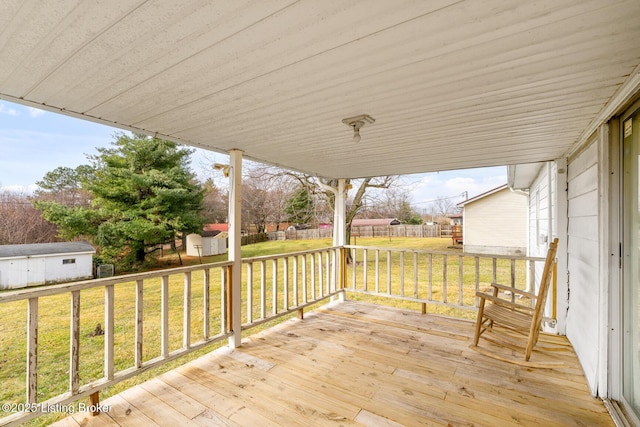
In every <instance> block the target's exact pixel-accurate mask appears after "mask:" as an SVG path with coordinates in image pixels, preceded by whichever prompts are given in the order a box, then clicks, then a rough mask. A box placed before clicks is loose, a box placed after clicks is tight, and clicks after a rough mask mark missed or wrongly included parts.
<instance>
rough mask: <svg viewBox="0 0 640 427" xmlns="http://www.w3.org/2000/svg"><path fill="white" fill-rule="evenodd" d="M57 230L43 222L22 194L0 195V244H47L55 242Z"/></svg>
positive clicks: (5, 192) (37, 211) (7, 192)
mask: <svg viewBox="0 0 640 427" xmlns="http://www.w3.org/2000/svg"><path fill="white" fill-rule="evenodd" d="M56 234H57V228H56V226H55V225H53V224H51V223H49V222H48V221H45V220H44V219H43V218H42V215H41V213H40V211H39V210H37V209H35V208H34V207H33V205H32V204H31V197H30V196H28V195H26V194H24V193H15V192H9V191H3V192H1V193H0V244H1V245H11V244H25V243H48V242H54V241H56Z"/></svg>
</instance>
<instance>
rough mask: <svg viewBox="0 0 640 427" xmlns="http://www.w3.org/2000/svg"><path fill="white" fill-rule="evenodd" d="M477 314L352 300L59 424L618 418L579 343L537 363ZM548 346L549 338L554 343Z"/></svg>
mask: <svg viewBox="0 0 640 427" xmlns="http://www.w3.org/2000/svg"><path fill="white" fill-rule="evenodd" d="M472 336H473V323H472V322H469V321H465V320H458V319H453V318H447V317H440V316H431V315H426V316H425V315H421V314H419V313H417V312H412V311H407V310H400V309H395V308H390V307H385V306H378V305H372V304H365V303H356V302H349V301H348V302H344V303H338V304H334V305H330V306H325V307H322V308H321V309H319V310H316V311H314V312H310V313H308V314H306V317H305V319H304V320H302V321H301V320H297V319H294V320H289V321H287V322H285V323H282V324H280V325H279V326H276V327H274V328H271V329H269V330H266V331H263V332H261V333H259V334H256V335H252V336H251V337H249V338H247V339H245V340H244V341H243V345H242V347H240V348H238V349H236V350H233V351H232V350H229V349H226V348H225V349H220V350H216V351H214V352H212V353H210V354H208V355H206V356H204V357H201V358H200V359H197V360H195V361H193V362H190V363H187V364H185V365H183V366H181V367H180V368H178V369H175V370H173V371H171V372H168V373H165V374H163V375H161V376H159V377H157V378H155V379H153V380H151V381H148V382H146V383H144V384H142V385H140V386H136V387H133V388H131V389H129V390H126V391H125V392H123V393H120V394H119V395H116V396H112V397H111V398H109V399H106V400H104V401H103V402H102V404H103V405H108V406H109V412H105V413H102V414H100V415H99V416H96V417H93V416H91V415H89V414H87V413H77V414H74V415H73V416H70V417H68V418H66V419H64V420H62V421H60V422H58V423H56V424H54V425H55V426H58V427H60V426H78V425H82V426H118V425H120V426H129V425H131V426H139V425H145V426H152V425H160V426H167V425H200V426H211V425H228V426H256V425H260V426H273V425H281V426H308V425H345V426H346V425H358V424H360V425H370V426H398V425H407V426H409V425H410V426H420V425H426V426H448V425H453V426H459V425H474V426H478V425H485V426H502V425H504V426H507V425H509V426H510V425H531V426H533V425H535V426H538V425H545V426H553V425H556V426H571V425H574V426H585V425H589V426H613V425H614V424H613V421H612V420H611V418H610V416H609V415H608V413H607V411H606V409H605V407H604V405H603V403H602V401H600V400H598V399H594V398H593V397H591V395H590V394H589V390H588V387H587V384H586V380H585V378H584V375H583V372H582V369H581V368H580V365H579V363H578V360H577V358H576V356H575V354H574V353H573V349H572V348H571V346H570V344H569V343H568V342H567V341H566V339H564V338H562V337H552V336H542V337H541V341H542V344H551V345H553V347H554V348H555V351H537V352H534V354H533V356H532V360H533V359H534V358H535V360H538V361H541V362H545V363H547V362H548V363H551V364H557V366H555V367H554V368H537V369H533V368H528V367H523V366H518V365H513V364H510V363H506V362H501V361H498V360H495V359H492V358H489V357H487V356H484V355H482V354H480V353H478V352H476V351H473V350H471V349H470V348H469V344H470V342H471V337H472ZM541 348H543V349H544V348H545V345H542V346H541Z"/></svg>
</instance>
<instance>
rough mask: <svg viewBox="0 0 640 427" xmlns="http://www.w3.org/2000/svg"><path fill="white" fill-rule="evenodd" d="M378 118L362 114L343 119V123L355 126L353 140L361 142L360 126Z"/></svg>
mask: <svg viewBox="0 0 640 427" xmlns="http://www.w3.org/2000/svg"><path fill="white" fill-rule="evenodd" d="M375 121H376V120H375V119H374V118H373V117H371V116H370V115H368V114H361V115H359V116H355V117H348V118H346V119H342V123H344V124H345V125H347V126H351V127H352V128H353V142H355V143H358V142H360V128H361V127H363V126H364V125H366V124H367V123H374V122H375Z"/></svg>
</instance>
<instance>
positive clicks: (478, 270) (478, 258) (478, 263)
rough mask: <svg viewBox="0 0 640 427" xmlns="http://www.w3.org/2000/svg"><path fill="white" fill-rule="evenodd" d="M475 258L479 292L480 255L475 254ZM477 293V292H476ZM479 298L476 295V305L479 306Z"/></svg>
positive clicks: (477, 289)
mask: <svg viewBox="0 0 640 427" xmlns="http://www.w3.org/2000/svg"><path fill="white" fill-rule="evenodd" d="M473 258H474V260H475V264H476V292H478V291H479V290H480V257H479V256H475V257H473ZM474 295H475V294H474ZM478 300H479V298H478V297H475V301H476V303H475V306H476V307H477V306H478V304H479V301H478Z"/></svg>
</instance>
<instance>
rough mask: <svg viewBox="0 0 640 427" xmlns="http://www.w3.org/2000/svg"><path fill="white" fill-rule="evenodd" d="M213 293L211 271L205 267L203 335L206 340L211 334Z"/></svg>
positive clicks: (203, 276)
mask: <svg viewBox="0 0 640 427" xmlns="http://www.w3.org/2000/svg"><path fill="white" fill-rule="evenodd" d="M210 295H211V271H210V270H209V269H208V268H205V269H204V271H203V272H202V320H203V324H202V335H203V339H204V340H208V339H209V336H210V335H211V331H210V328H211V320H210V318H209V316H211V306H210V304H209V298H210Z"/></svg>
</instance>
